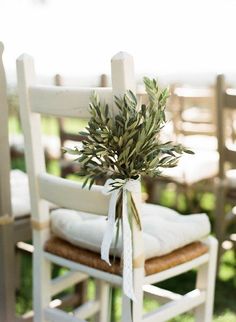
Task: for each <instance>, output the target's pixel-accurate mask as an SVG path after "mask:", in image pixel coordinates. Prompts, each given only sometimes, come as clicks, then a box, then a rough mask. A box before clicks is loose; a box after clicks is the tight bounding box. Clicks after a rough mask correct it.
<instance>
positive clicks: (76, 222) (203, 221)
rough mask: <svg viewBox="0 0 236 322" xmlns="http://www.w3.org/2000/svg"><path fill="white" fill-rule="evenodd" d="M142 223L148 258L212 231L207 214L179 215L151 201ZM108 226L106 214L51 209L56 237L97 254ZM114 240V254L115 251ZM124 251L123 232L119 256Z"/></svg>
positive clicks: (119, 243) (145, 205)
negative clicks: (152, 203)
mask: <svg viewBox="0 0 236 322" xmlns="http://www.w3.org/2000/svg"><path fill="white" fill-rule="evenodd" d="M142 226H143V238H144V248H145V257H146V258H152V257H156V256H161V255H164V254H168V253H170V252H171V251H173V250H175V249H178V248H180V247H183V246H185V245H187V244H189V243H191V242H194V241H196V240H200V239H202V238H204V237H206V236H207V235H208V234H209V232H210V223H209V219H208V217H207V216H206V215H205V214H195V215H180V214H179V213H177V212H176V211H174V210H172V209H169V208H166V207H162V206H157V205H151V204H143V207H142ZM106 227H107V220H106V217H103V216H96V215H93V214H88V213H84V212H77V211H73V210H68V209H57V210H53V211H52V212H51V229H52V232H53V233H54V234H55V235H56V236H58V237H60V238H62V239H64V240H67V241H68V242H70V243H71V244H74V245H76V246H80V247H83V248H86V249H89V250H92V251H95V252H98V253H100V248H101V243H102V238H103V235H104V232H105V229H106ZM114 239H115V236H114ZM114 239H113V244H112V246H113V247H112V248H111V254H113V253H114ZM121 253H122V240H121V235H120V238H119V240H118V245H117V255H118V256H120V255H121Z"/></svg>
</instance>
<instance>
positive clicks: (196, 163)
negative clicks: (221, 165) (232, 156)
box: [162, 150, 219, 185]
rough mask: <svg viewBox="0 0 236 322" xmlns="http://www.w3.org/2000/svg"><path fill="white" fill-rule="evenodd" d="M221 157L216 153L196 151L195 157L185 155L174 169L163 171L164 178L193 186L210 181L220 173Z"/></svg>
mask: <svg viewBox="0 0 236 322" xmlns="http://www.w3.org/2000/svg"><path fill="white" fill-rule="evenodd" d="M218 160H219V155H218V152H216V151H200V150H195V154H194V155H189V154H185V155H183V156H182V157H181V158H180V160H179V163H178V165H177V166H176V167H174V168H167V169H163V172H162V176H166V177H170V178H172V179H173V180H175V181H177V182H180V183H183V184H187V185H192V184H194V183H197V182H199V181H201V180H205V179H209V178H212V177H214V176H216V175H217V173H218V162H219V161H218Z"/></svg>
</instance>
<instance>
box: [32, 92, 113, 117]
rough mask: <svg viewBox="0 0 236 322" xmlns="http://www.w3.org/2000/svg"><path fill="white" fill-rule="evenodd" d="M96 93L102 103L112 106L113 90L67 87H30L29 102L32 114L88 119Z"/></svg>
mask: <svg viewBox="0 0 236 322" xmlns="http://www.w3.org/2000/svg"><path fill="white" fill-rule="evenodd" d="M93 92H96V93H97V94H98V95H99V97H100V100H101V102H106V103H107V104H109V106H111V104H112V90H111V88H95V87H94V88H73V87H65V86H30V87H29V102H30V106H31V110H32V112H36V113H41V114H47V115H54V116H60V117H79V118H81V119H88V118H89V117H90V113H89V102H90V98H91V95H92V93H93Z"/></svg>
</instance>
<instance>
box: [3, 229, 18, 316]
mask: <svg viewBox="0 0 236 322" xmlns="http://www.w3.org/2000/svg"><path fill="white" fill-rule="evenodd" d="M12 229H13V228H12V225H5V226H0V321H4V322H12V321H14V319H15V278H14V276H15V264H14V244H13V242H12V241H13V237H12V236H13V234H12Z"/></svg>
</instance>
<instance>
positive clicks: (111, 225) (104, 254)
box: [101, 190, 119, 265]
mask: <svg viewBox="0 0 236 322" xmlns="http://www.w3.org/2000/svg"><path fill="white" fill-rule="evenodd" d="M118 194H119V191H116V190H115V191H113V193H112V194H111V199H110V203H109V212H108V221H107V228H106V231H105V234H104V236H103V240H102V245H101V258H102V259H103V260H104V261H106V262H107V263H108V264H109V265H111V263H110V259H109V253H110V247H111V243H112V240H113V235H114V230H115V220H116V203H117V199H118Z"/></svg>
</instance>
